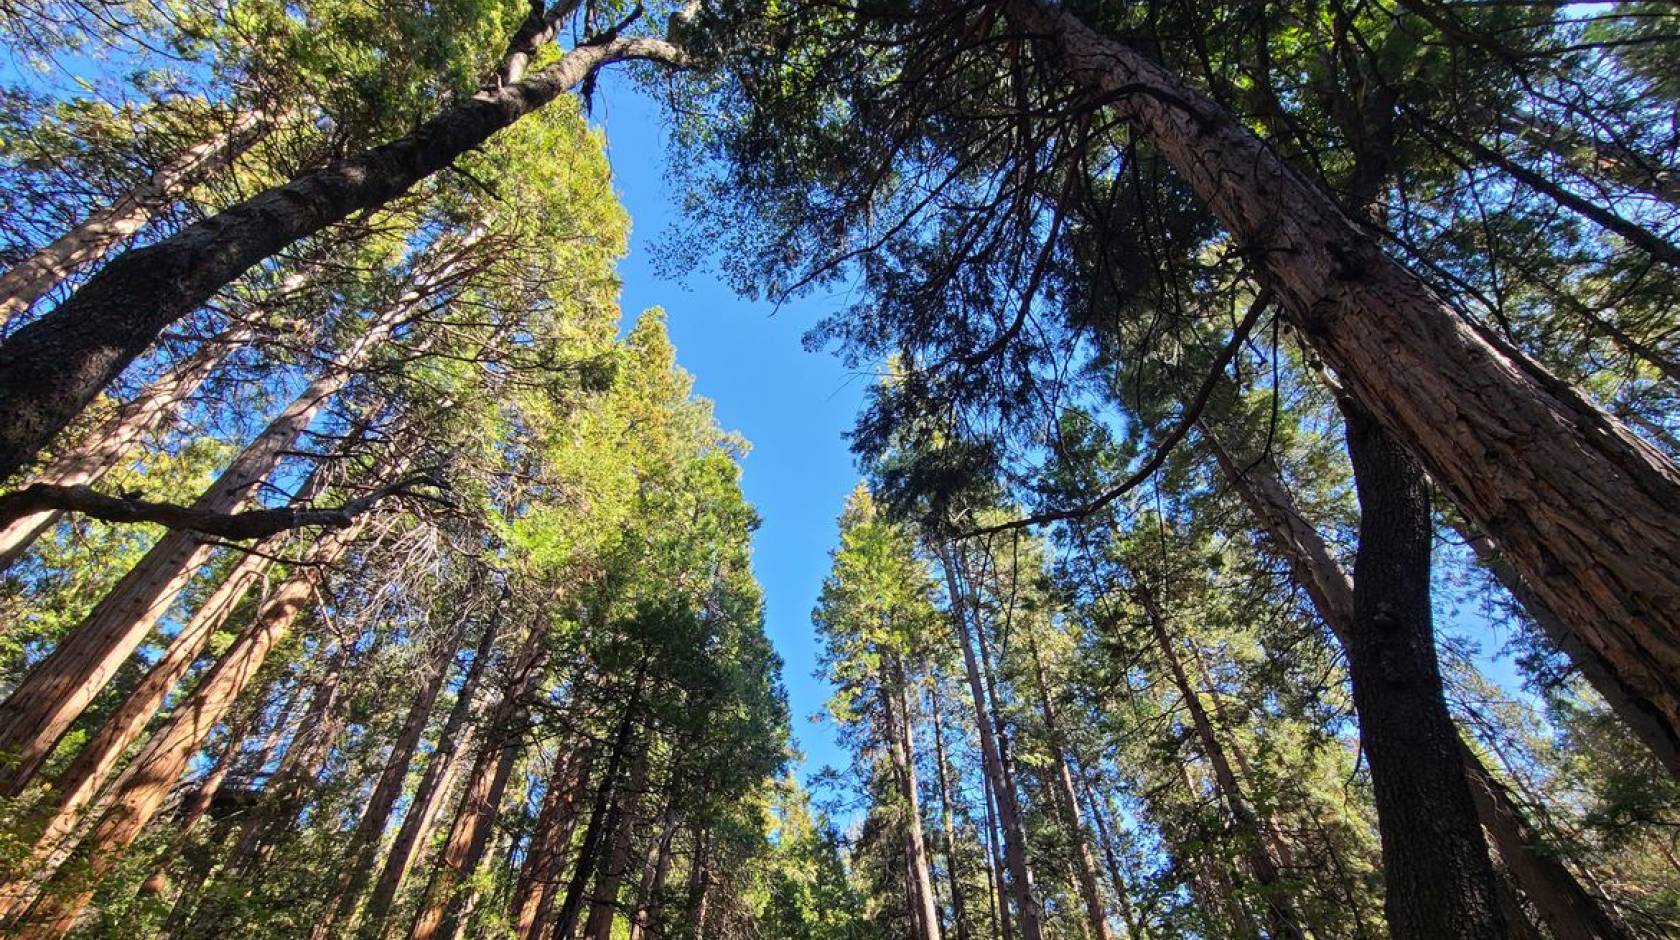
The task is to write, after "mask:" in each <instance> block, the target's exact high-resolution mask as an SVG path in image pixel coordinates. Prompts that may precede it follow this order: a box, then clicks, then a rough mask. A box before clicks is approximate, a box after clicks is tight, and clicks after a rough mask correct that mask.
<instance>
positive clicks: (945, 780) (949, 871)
mask: <svg viewBox="0 0 1680 940" xmlns="http://www.w3.org/2000/svg"><path fill="white" fill-rule="evenodd" d="M929 696H930V703H931V706H932V710H933V758H934V763H935V766H936V767H937V768H938V771H939V829H940V834H941V835H942V836H943V837H944V840H945V877H946V879H947V880H949V881H950V883H951V919H952V920H953V921H954V922H955V923H956V925H957V940H972V938H973V936H974V927H973V925H971V924H970V923H969V917H968V904H967V902H966V899H965V898H964V897H963V888H962V879H961V878H960V877H959V876H958V864H957V827H956V822H955V814H954V813H953V812H952V811H951V773H950V764H949V763H948V762H947V761H946V759H945V720H944V717H943V715H942V713H941V711H940V708H939V679H938V677H937V676H935V677H934V679H933V681H932V682H931V683H929Z"/></svg>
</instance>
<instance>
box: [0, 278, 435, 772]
mask: <svg viewBox="0 0 1680 940" xmlns="http://www.w3.org/2000/svg"><path fill="white" fill-rule="evenodd" d="M405 312H406V307H404V306H402V305H397V306H393V307H392V308H390V309H389V310H387V311H385V312H384V313H382V314H381V315H379V316H377V317H376V318H375V319H374V322H372V323H371V324H370V325H369V327H368V329H367V330H366V331H365V332H364V333H363V334H362V335H361V336H360V337H358V338H357V339H356V340H354V341H352V342H351V343H350V344H349V345H348V346H347V347H346V348H345V349H344V350H342V351H340V352H339V353H338V355H336V356H335V357H334V358H333V360H332V362H331V364H330V365H329V366H328V367H327V368H326V370H325V371H323V373H322V374H321V375H320V376H318V377H317V378H316V379H315V380H314V381H312V382H310V383H309V385H308V386H306V387H305V388H304V390H303V391H302V393H300V394H299V395H298V396H297V397H296V398H295V399H293V400H292V402H291V403H290V404H288V405H287V406H286V407H285V408H284V409H283V410H282V411H281V412H280V414H279V415H277V416H276V417H275V418H274V419H273V420H272V421H270V422H269V424H268V426H267V427H266V428H264V429H263V431H262V433H261V434H259V435H257V437H256V439H255V440H253V441H252V442H251V443H250V444H249V445H247V446H246V447H245V449H244V450H243V451H241V452H240V454H239V456H237V457H235V458H234V459H233V462H232V463H231V464H229V465H228V467H227V469H226V470H224V471H222V473H221V475H220V476H219V477H217V479H216V482H215V483H213V484H211V486H210V488H209V489H208V490H206V491H205V493H204V494H203V495H202V496H200V497H199V498H198V499H197V500H195V501H194V502H193V504H192V509H194V510H197V511H202V512H209V513H229V512H233V511H235V510H237V509H239V508H240V507H241V506H244V505H245V504H247V503H248V502H250V501H251V500H252V499H253V498H254V497H255V494H256V491H257V488H258V486H259V485H260V484H261V483H262V481H263V480H264V479H266V478H267V477H268V475H269V474H270V473H271V472H272V471H273V470H274V467H275V465H276V464H278V463H279V461H280V458H281V456H282V455H284V454H285V453H286V451H288V450H289V449H290V448H292V446H293V445H294V444H295V442H296V441H297V439H298V438H299V437H300V436H301V435H302V434H303V432H304V431H305V430H306V429H307V428H308V427H309V425H310V423H311V422H313V421H314V419H315V416H316V415H317V414H319V413H320V411H321V409H322V408H323V407H325V406H326V404H327V402H328V401H329V400H330V399H331V398H332V396H334V395H335V394H337V393H338V391H339V390H340V389H342V388H343V387H344V385H345V383H347V382H348V381H349V380H350V377H351V375H352V374H353V371H354V370H355V369H356V368H357V367H358V366H359V365H361V364H362V363H363V362H364V361H365V359H366V357H367V355H368V354H369V352H371V350H372V349H373V348H374V347H375V346H376V345H377V344H378V343H380V342H381V341H382V340H383V339H384V338H385V337H386V336H388V335H389V333H390V331H391V329H393V328H394V327H395V326H396V324H397V323H398V321H399V319H400V317H401V316H402V314H403V313H405ZM340 531H349V530H348V529H345V530H340ZM213 548H214V546H213V545H212V544H210V543H208V542H206V541H205V540H204V539H203V538H201V537H199V536H197V535H195V534H193V533H191V532H187V531H182V530H170V531H168V532H166V533H164V535H163V537H162V538H160V539H159V540H158V541H157V543H156V544H154V545H153V546H152V548H151V549H150V550H149V551H148V552H147V553H146V555H145V557H144V558H142V559H141V560H140V561H139V563H137V564H136V565H135V566H134V568H133V569H131V570H130V571H129V572H128V573H127V574H126V575H124V576H123V578H122V579H121V580H120V581H118V582H117V584H116V586H115V587H113V588H112V589H111V591H110V593H109V594H107V595H106V596H105V597H104V599H102V600H101V601H100V602H99V604H98V606H96V607H95V608H94V609H93V611H92V612H91V613H89V614H88V615H87V617H86V618H85V619H84V620H83V621H82V622H81V623H80V624H78V625H77V627H76V629H75V630H74V631H72V632H71V633H70V634H69V635H68V636H66V637H65V638H64V639H63V641H61V642H60V643H59V644H58V646H57V647H55V648H54V649H53V652H52V654H51V655H50V656H48V657H47V658H46V659H44V660H42V661H41V663H40V664H39V665H37V666H36V667H35V668H34V669H32V670H30V672H29V675H27V676H25V677H24V679H23V681H21V682H19V683H18V685H17V688H16V689H14V690H13V691H12V694H11V695H10V696H9V697H7V699H6V701H5V703H4V704H0V752H6V753H11V754H15V755H16V761H15V763H12V764H9V765H7V766H6V767H5V768H3V769H0V793H4V794H6V795H13V796H15V795H16V794H18V793H20V792H22V790H23V789H24V787H26V786H28V784H29V782H30V780H32V779H33V778H34V776H35V774H36V772H37V771H38V770H39V769H40V767H41V765H42V764H43V763H44V762H45V761H46V760H47V758H48V757H49V756H51V754H52V751H53V748H54V747H56V746H57V745H58V742H59V739H60V738H62V737H63V736H64V733H65V732H66V731H67V730H69V728H70V725H71V723H72V722H74V721H75V720H76V718H77V717H79V716H80V715H81V714H82V711H83V710H84V709H86V708H87V707H88V705H89V703H91V702H92V701H93V699H94V697H95V696H97V695H98V694H99V692H100V691H101V690H103V689H104V688H105V685H106V684H107V683H108V682H110V681H111V678H112V677H113V676H115V675H116V672H117V669H118V668H119V667H120V666H121V665H122V664H123V663H124V662H125V661H126V660H127V659H128V657H129V656H130V655H131V654H132V653H133V652H134V650H135V649H136V648H137V647H139V645H140V644H141V643H142V642H144V641H145V639H146V637H147V636H148V635H149V634H150V633H151V632H152V629H153V628H154V627H156V626H157V624H158V622H159V621H160V620H162V618H163V617H164V616H165V615H166V614H167V613H168V612H169V608H170V606H171V605H172V604H173V603H174V601H175V598H176V596H177V595H178V594H179V593H180V592H181V590H182V589H183V588H185V587H186V586H187V584H188V582H190V581H191V580H192V578H193V576H194V575H195V574H196V573H197V571H198V568H199V567H200V566H201V565H202V564H203V563H204V562H205V560H206V559H208V557H209V555H210V553H211V551H212V550H213Z"/></svg>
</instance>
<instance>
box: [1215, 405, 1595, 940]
mask: <svg viewBox="0 0 1680 940" xmlns="http://www.w3.org/2000/svg"><path fill="white" fill-rule="evenodd" d="M1206 430H1207V429H1206V428H1204V431H1206ZM1205 439H1206V440H1207V442H1208V445H1209V447H1210V449H1212V451H1213V453H1214V457H1215V458H1216V460H1217V461H1218V463H1219V465H1220V467H1221V469H1222V470H1223V471H1224V473H1225V474H1226V476H1227V478H1228V479H1229V480H1230V481H1231V484H1232V486H1233V487H1234V488H1235V489H1236V491H1237V493H1238V495H1239V496H1240V497H1241V498H1242V500H1243V502H1244V503H1245V504H1247V506H1248V508H1249V511H1250V512H1252V513H1253V514H1254V516H1255V517H1256V518H1257V519H1259V520H1260V523H1261V525H1262V527H1263V528H1264V530H1265V532H1266V535H1267V537H1268V538H1269V539H1270V540H1271V542H1272V544H1273V546H1274V548H1275V549H1276V550H1277V552H1278V554H1280V555H1281V556H1282V557H1283V559H1284V561H1285V562H1286V563H1287V564H1288V565H1289V569H1290V572H1291V574H1292V576H1293V577H1294V579H1295V581H1296V583H1298V584H1300V585H1301V586H1302V587H1303V588H1304V589H1305V590H1306V592H1307V596H1308V597H1309V598H1311V600H1312V602H1313V606H1314V608H1315V609H1317V611H1318V615H1319V617H1320V618H1321V619H1322V620H1323V621H1324V623H1325V625H1326V626H1328V627H1329V628H1330V632H1331V633H1333V634H1335V636H1336V637H1337V639H1338V641H1340V642H1341V644H1342V646H1343V647H1344V648H1346V647H1347V645H1348V642H1349V641H1348V637H1349V634H1350V633H1351V632H1352V631H1353V630H1354V629H1355V624H1354V584H1353V582H1352V581H1351V580H1350V579H1349V578H1348V576H1347V573H1346V572H1345V571H1343V570H1342V568H1341V566H1340V565H1338V564H1337V563H1336V560H1335V559H1334V558H1333V557H1332V556H1331V554H1330V550H1329V548H1328V546H1326V545H1325V543H1324V539H1323V537H1322V536H1320V535H1319V533H1318V530H1317V529H1316V528H1315V527H1314V526H1313V525H1312V523H1310V522H1309V521H1307V519H1306V518H1305V517H1303V516H1302V515H1301V512H1300V510H1299V509H1298V508H1297V507H1296V505H1295V501H1294V499H1293V498H1292V497H1291V496H1290V495H1289V491H1288V490H1286V489H1284V487H1283V484H1282V482H1281V481H1280V480H1279V479H1278V477H1277V471H1276V469H1275V468H1274V467H1273V466H1272V464H1271V462H1270V461H1269V460H1262V461H1259V462H1256V463H1254V464H1252V465H1251V466H1248V467H1246V468H1245V467H1241V466H1239V465H1238V463H1237V461H1236V460H1235V459H1234V458H1233V457H1232V455H1231V454H1230V453H1229V452H1228V451H1226V450H1225V448H1224V447H1223V446H1222V445H1221V444H1220V442H1219V440H1218V439H1217V438H1216V437H1215V436H1214V435H1213V434H1212V433H1211V432H1209V433H1207V434H1206V435H1205ZM1443 707H1444V706H1443ZM1459 755H1460V758H1461V760H1462V766H1463V773H1464V774H1465V776H1466V778H1467V779H1468V781H1469V784H1470V792H1471V795H1472V796H1473V797H1474V800H1475V805H1476V814H1477V817H1478V819H1479V820H1480V822H1481V824H1482V827H1483V828H1484V829H1485V830H1486V832H1487V833H1489V834H1490V835H1491V836H1492V837H1493V840H1494V847H1495V848H1496V849H1497V850H1498V852H1499V857H1500V859H1501V860H1503V861H1504V862H1505V867H1506V870H1507V871H1509V872H1510V873H1511V876H1512V878H1514V879H1515V880H1516V881H1517V885H1518V887H1520V888H1521V889H1522V892H1523V894H1525V895H1527V896H1528V897H1529V898H1531V899H1532V900H1533V902H1534V904H1535V907H1536V909H1537V910H1538V911H1539V912H1540V915H1541V917H1542V919H1544V920H1545V921H1546V926H1547V928H1548V929H1549V930H1551V932H1552V933H1553V934H1554V935H1556V936H1557V937H1559V938H1563V937H1603V938H1611V937H1614V938H1617V940H1625V934H1620V933H1607V932H1605V928H1604V926H1603V925H1614V924H1615V921H1614V919H1613V918H1612V917H1611V916H1610V915H1609V913H1608V912H1606V911H1604V910H1603V908H1602V905H1601V903H1600V901H1599V900H1598V899H1597V897H1595V896H1594V895H1593V893H1592V892H1590V891H1588V890H1587V889H1586V888H1585V887H1584V886H1583V885H1581V883H1580V882H1579V881H1578V880H1577V879H1576V878H1575V876H1574V875H1573V874H1571V873H1570V871H1569V870H1568V868H1566V867H1564V866H1563V865H1561V864H1558V863H1557V861H1556V859H1555V858H1552V857H1551V856H1550V855H1549V854H1548V852H1547V850H1546V849H1545V847H1544V846H1543V845H1542V844H1541V841H1540V839H1539V837H1538V834H1537V833H1536V832H1535V831H1534V827H1533V826H1532V825H1530V824H1529V823H1528V821H1527V820H1526V818H1524V816H1523V813H1522V809H1521V808H1520V807H1519V806H1518V805H1517V804H1516V803H1515V801H1513V800H1511V799H1510V795H1509V793H1507V792H1506V790H1505V788H1504V787H1502V786H1499V785H1497V782H1496V781H1495V779H1494V777H1493V776H1492V775H1491V774H1490V773H1489V772H1488V770H1487V769H1486V768H1485V767H1483V766H1482V763H1481V761H1480V759H1478V758H1477V757H1476V755H1475V753H1474V752H1473V751H1471V750H1470V749H1469V748H1467V747H1460V749H1459ZM1490 784H1492V785H1490ZM1542 898H1563V899H1567V902H1566V903H1562V904H1547V903H1542V902H1541V901H1540V899H1542ZM1594 931H1597V933H1594Z"/></svg>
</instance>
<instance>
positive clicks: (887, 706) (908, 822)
mask: <svg viewBox="0 0 1680 940" xmlns="http://www.w3.org/2000/svg"><path fill="white" fill-rule="evenodd" d="M884 659H885V660H886V666H887V669H886V675H885V676H883V677H882V678H883V680H884V681H882V682H881V683H880V686H879V688H880V694H881V716H882V719H883V720H884V721H885V722H886V724H887V727H886V733H887V750H888V752H889V755H890V756H891V758H892V767H893V779H894V782H895V784H896V785H897V789H898V798H899V802H900V803H901V804H902V810H903V814H904V821H903V825H904V832H903V837H904V858H905V867H906V869H907V870H908V873H909V882H910V883H909V889H910V892H909V893H910V897H909V899H908V900H909V914H910V922H911V923H912V924H914V925H915V937H916V938H917V940H939V935H940V930H939V902H938V899H937V898H936V897H935V896H934V893H933V875H932V872H931V871H930V869H929V866H928V851H927V840H926V839H925V838H924V837H923V835H922V804H921V797H920V794H919V793H918V790H919V789H920V788H919V787H918V786H917V784H916V747H915V741H914V739H913V738H912V737H911V734H910V700H909V694H908V690H907V689H906V688H905V686H907V685H908V684H909V683H908V681H907V679H906V677H905V675H904V664H903V663H902V662H901V661H900V660H899V658H898V656H897V655H896V654H894V653H891V652H888V653H887V654H886V656H885V657H884Z"/></svg>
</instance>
